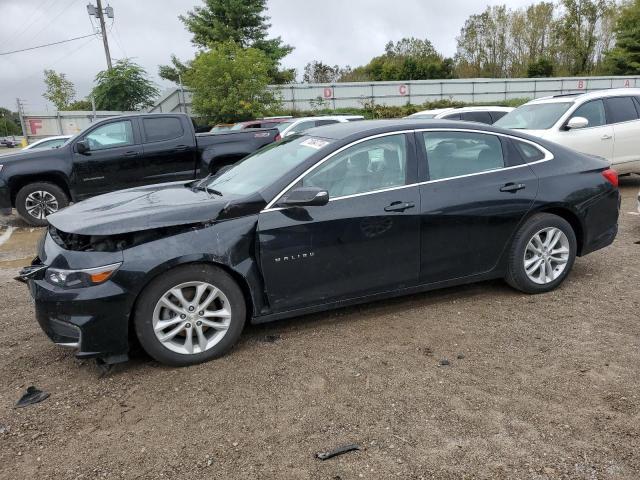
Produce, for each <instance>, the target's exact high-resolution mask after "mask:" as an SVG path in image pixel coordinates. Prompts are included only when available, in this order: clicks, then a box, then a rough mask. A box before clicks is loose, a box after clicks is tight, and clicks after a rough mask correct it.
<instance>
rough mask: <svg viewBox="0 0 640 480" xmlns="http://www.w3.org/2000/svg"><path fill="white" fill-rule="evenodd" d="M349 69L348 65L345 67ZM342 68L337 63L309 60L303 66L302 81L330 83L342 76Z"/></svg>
mask: <svg viewBox="0 0 640 480" xmlns="http://www.w3.org/2000/svg"><path fill="white" fill-rule="evenodd" d="M346 68H347V69H349V67H346ZM344 71H345V70H343V69H342V68H340V66H338V65H334V66H333V67H332V66H331V65H327V64H326V63H323V62H319V61H317V60H314V61H313V62H309V63H307V64H306V65H305V67H304V74H303V75H302V81H303V82H304V83H332V82H337V81H338V79H339V78H340V77H341V76H342V74H343V72H344Z"/></svg>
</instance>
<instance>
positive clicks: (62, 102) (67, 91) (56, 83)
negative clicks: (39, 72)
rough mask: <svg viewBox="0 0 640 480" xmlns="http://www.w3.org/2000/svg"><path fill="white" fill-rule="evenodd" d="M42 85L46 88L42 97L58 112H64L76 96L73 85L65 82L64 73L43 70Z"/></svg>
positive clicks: (67, 81)
mask: <svg viewBox="0 0 640 480" xmlns="http://www.w3.org/2000/svg"><path fill="white" fill-rule="evenodd" d="M44 83H45V85H46V86H47V91H46V92H45V93H43V94H42V96H43V97H44V98H46V99H47V100H49V101H50V102H51V103H53V104H54V105H55V107H56V108H57V109H58V110H64V109H65V107H66V106H67V105H69V103H71V101H72V100H73V97H75V95H76V89H75V87H74V86H73V83H71V82H70V81H69V80H67V76H66V75H65V74H64V73H57V72H56V71H55V70H45V71H44Z"/></svg>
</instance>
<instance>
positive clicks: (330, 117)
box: [284, 115, 364, 122]
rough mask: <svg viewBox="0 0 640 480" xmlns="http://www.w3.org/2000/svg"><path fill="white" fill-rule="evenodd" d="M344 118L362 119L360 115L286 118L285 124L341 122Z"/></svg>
mask: <svg viewBox="0 0 640 480" xmlns="http://www.w3.org/2000/svg"><path fill="white" fill-rule="evenodd" d="M345 118H364V117H363V116H362V115H317V116H315V117H296V118H286V119H285V120H284V121H285V122H301V121H305V122H306V121H310V120H342V119H345Z"/></svg>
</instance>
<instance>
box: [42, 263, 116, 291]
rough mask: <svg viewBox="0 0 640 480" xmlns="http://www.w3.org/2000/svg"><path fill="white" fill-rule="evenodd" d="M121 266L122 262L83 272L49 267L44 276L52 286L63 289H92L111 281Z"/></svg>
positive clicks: (86, 269)
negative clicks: (94, 286) (91, 287)
mask: <svg viewBox="0 0 640 480" xmlns="http://www.w3.org/2000/svg"><path fill="white" fill-rule="evenodd" d="M120 265H122V262H118V263H112V264H111V265H105V266H104V267H96V268H85V269H82V270H62V269H60V268H51V267H49V268H47V271H46V273H45V274H44V278H45V279H46V280H47V282H49V283H50V284H51V285H55V286H57V287H62V288H80V287H90V286H92V285H98V284H100V283H104V282H106V281H107V280H109V278H111V276H112V275H113V274H114V273H115V272H116V270H118V267H120Z"/></svg>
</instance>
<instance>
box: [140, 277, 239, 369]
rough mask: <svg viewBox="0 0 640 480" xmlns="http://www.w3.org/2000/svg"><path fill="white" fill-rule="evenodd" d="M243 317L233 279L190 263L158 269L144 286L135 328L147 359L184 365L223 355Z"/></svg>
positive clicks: (173, 364) (232, 340) (236, 338)
mask: <svg viewBox="0 0 640 480" xmlns="http://www.w3.org/2000/svg"><path fill="white" fill-rule="evenodd" d="M245 317H246V306H245V302H244V296H243V294H242V291H241V290H240V287H238V285H237V284H236V282H235V281H234V280H233V278H231V276H229V274H227V273H226V272H225V271H223V270H222V269H220V268H218V267H216V266H214V265H207V264H193V265H185V266H181V267H176V268H174V269H172V270H170V271H168V272H167V273H163V274H162V275H161V276H159V277H158V278H156V279H155V280H153V281H152V282H151V283H150V284H149V285H148V286H147V287H146V288H145V289H144V291H143V292H142V294H141V295H140V298H139V299H138V302H137V306H136V309H135V313H134V326H135V331H136V335H137V337H138V339H139V340H140V344H141V345H142V348H144V350H145V351H146V352H147V353H148V354H149V355H150V356H151V357H153V358H154V359H156V360H157V361H159V362H161V363H164V364H167V365H172V366H176V367H183V366H187V365H194V364H196V363H202V362H206V361H208V360H211V359H213V358H216V357H219V356H221V355H223V354H224V353H226V352H227V351H228V350H229V349H230V348H231V347H232V346H233V345H234V344H235V343H236V341H237V340H238V338H239V337H240V334H241V332H242V329H243V327H244V323H245V319H246V318H245Z"/></svg>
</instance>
